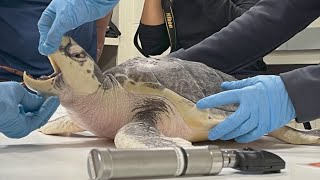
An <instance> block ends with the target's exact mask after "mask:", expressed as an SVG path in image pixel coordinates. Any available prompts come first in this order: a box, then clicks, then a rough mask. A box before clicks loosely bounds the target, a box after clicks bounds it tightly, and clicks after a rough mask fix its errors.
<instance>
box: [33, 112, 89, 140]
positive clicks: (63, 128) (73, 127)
mask: <svg viewBox="0 0 320 180" xmlns="http://www.w3.org/2000/svg"><path fill="white" fill-rule="evenodd" d="M39 131H40V132H42V133H43V134H47V135H49V134H69V133H77V132H82V131H85V130H84V129H82V128H80V127H79V126H78V125H77V124H76V123H75V122H74V121H73V120H72V119H71V118H70V117H69V116H68V115H66V116H62V117H59V118H57V119H55V120H53V121H49V122H48V123H47V124H46V125H44V126H43V127H41V128H40V129H39Z"/></svg>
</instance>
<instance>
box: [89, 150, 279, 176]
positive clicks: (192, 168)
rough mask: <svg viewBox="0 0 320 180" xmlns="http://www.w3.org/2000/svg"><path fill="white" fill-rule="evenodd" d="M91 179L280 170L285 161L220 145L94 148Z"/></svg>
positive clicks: (90, 161)
mask: <svg viewBox="0 0 320 180" xmlns="http://www.w3.org/2000/svg"><path fill="white" fill-rule="evenodd" d="M87 168H88V173H89V176H90V179H93V180H102V179H103V180H108V179H118V178H137V177H140V178H141V177H162V176H167V177H170V176H187V175H192V176H199V175H217V174H219V173H220V171H221V169H222V168H233V169H237V170H240V171H242V172H245V173H277V172H280V170H281V169H284V168H285V161H284V160H283V159H281V158H280V157H279V156H277V155H275V154H273V153H271V152H268V151H264V150H255V149H252V148H244V149H240V150H220V148H219V147H218V146H214V145H210V146H193V147H168V148H150V149H148V148H146V149H101V150H100V149H92V150H91V151H90V153H89V156H88V161H87Z"/></svg>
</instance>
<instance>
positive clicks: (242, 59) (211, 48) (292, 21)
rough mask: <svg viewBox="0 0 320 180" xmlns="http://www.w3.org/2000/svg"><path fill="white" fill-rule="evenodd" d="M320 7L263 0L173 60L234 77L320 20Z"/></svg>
mask: <svg viewBox="0 0 320 180" xmlns="http://www.w3.org/2000/svg"><path fill="white" fill-rule="evenodd" d="M319 6H320V1H318V0H281V1H279V0H262V1H260V2H259V3H258V4H257V5H256V6H254V7H252V8H251V9H250V10H249V11H247V12H246V13H244V14H243V15H242V16H240V17H239V18H237V19H235V20H234V21H233V22H231V23H230V24H229V25H228V26H227V27H226V28H224V29H222V30H221V31H219V32H218V33H215V34H213V35H212V36H211V37H209V38H207V39H205V40H204V41H202V42H200V43H199V44H197V45H195V46H193V47H191V48H189V49H187V50H185V51H184V50H179V51H177V52H175V53H172V54H171V55H170V56H173V57H177V58H181V59H186V60H195V61H198V62H202V63H205V64H207V65H208V66H210V67H214V68H216V69H219V70H221V71H223V72H227V73H233V72H234V71H236V70H238V69H242V68H244V67H247V66H249V65H250V64H252V63H254V62H255V60H257V59H258V58H261V57H263V56H265V55H266V54H268V53H269V52H271V51H272V50H274V49H275V48H276V47H278V46H280V45H281V44H282V43H284V42H285V41H287V40H288V39H290V38H291V37H292V36H294V35H295V34H296V33H298V32H299V31H301V30H302V29H304V28H305V27H307V26H308V25H309V24H310V23H311V22H312V21H314V20H315V19H316V18H317V17H318V16H319V8H320V7H319Z"/></svg>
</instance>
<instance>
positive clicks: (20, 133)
mask: <svg viewBox="0 0 320 180" xmlns="http://www.w3.org/2000/svg"><path fill="white" fill-rule="evenodd" d="M50 2H51V0H1V1H0V39H1V42H0V81H7V82H0V132H1V133H3V134H4V135H6V136H7V137H11V138H21V137H24V136H26V135H28V134H29V133H30V132H31V131H33V130H35V129H38V128H39V127H41V126H42V125H44V124H45V123H46V122H47V121H48V119H49V118H50V116H51V115H52V114H53V113H54V112H55V110H56V109H57V107H58V106H59V99H58V98H57V97H49V98H48V99H45V98H43V97H40V96H38V95H36V94H32V93H30V92H28V91H27V90H26V89H25V88H24V87H23V86H22V85H20V84H19V83H17V82H13V81H18V82H21V81H22V77H21V73H22V71H26V72H27V73H28V74H30V75H32V76H33V77H35V78H37V77H39V76H41V75H50V74H51V73H53V69H52V67H51V65H50V63H49V60H48V58H47V57H46V56H42V55H41V54H40V53H39V51H38V45H39V37H40V34H39V31H38V26H37V23H38V21H39V19H40V16H41V14H42V12H43V11H44V10H45V9H46V8H47V6H48V5H49V4H50ZM62 2H64V3H66V1H62ZM106 13H107V12H106ZM109 19H110V15H106V16H105V17H103V18H101V19H99V20H97V21H96V22H88V23H85V24H83V25H81V26H80V27H78V28H76V29H74V30H71V31H69V32H68V33H67V35H69V36H71V37H72V38H74V39H75V40H76V41H77V42H78V43H79V44H81V46H82V47H83V48H84V49H85V50H86V51H87V52H88V53H89V54H90V55H91V56H92V57H93V58H94V59H97V58H98V57H99V54H98V53H99V51H98V49H102V47H103V45H104V35H105V32H106V29H107V24H108V21H109ZM97 36H98V37H100V38H97ZM100 51H101V50H100ZM19 71H20V72H19Z"/></svg>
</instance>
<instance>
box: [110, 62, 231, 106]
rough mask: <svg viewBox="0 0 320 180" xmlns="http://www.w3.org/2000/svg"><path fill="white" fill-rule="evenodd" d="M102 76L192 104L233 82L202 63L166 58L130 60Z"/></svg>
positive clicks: (227, 76)
mask: <svg viewBox="0 0 320 180" xmlns="http://www.w3.org/2000/svg"><path fill="white" fill-rule="evenodd" d="M105 74H112V75H113V76H114V77H115V78H116V80H117V81H118V82H119V83H120V84H121V85H122V86H123V85H124V83H128V82H130V83H131V84H133V85H134V84H141V83H142V84H145V85H147V86H148V87H150V86H152V87H153V88H155V89H159V90H162V89H163V88H167V89H170V90H171V91H174V92H175V93H177V94H178V95H180V96H182V97H184V98H186V99H188V100H190V101H192V102H193V103H196V102H197V101H198V100H200V99H201V98H204V97H206V96H209V95H212V94H215V93H219V92H221V91H222V89H221V88H220V84H221V83H222V82H223V81H233V80H236V79H235V78H234V77H232V76H230V75H228V74H225V73H223V72H221V71H218V70H215V69H213V68H210V67H208V66H206V65H205V64H202V63H198V62H192V61H186V60H180V59H177V58H169V57H164V58H161V59H157V58H140V57H138V58H134V59H130V60H128V61H126V62H124V63H122V64H120V65H118V66H116V67H114V68H111V69H109V70H108V71H106V72H105ZM142 87H146V86H142ZM140 88H141V86H140ZM232 109H234V108H232Z"/></svg>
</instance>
